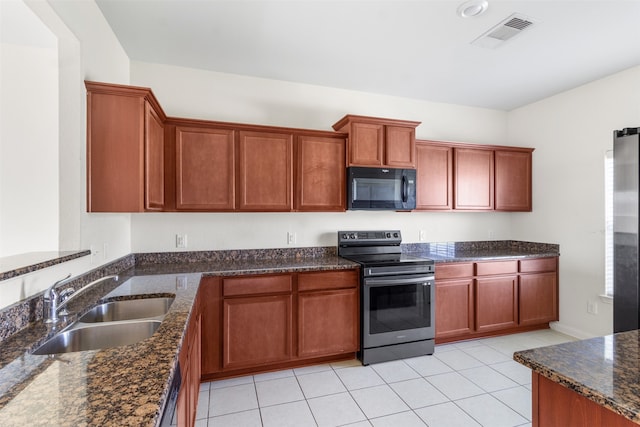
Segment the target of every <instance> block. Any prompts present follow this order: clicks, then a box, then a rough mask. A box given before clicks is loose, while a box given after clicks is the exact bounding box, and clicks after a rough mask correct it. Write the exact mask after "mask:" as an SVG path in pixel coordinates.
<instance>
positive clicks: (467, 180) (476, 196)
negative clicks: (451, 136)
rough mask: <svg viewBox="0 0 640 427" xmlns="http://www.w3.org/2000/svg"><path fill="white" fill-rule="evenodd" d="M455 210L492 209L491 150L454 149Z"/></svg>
mask: <svg viewBox="0 0 640 427" xmlns="http://www.w3.org/2000/svg"><path fill="white" fill-rule="evenodd" d="M453 153H454V163H453V170H454V185H455V204H454V208H455V209H468V210H487V209H493V184H494V183H493V172H494V169H493V150H481V149H475V148H454V150H453Z"/></svg>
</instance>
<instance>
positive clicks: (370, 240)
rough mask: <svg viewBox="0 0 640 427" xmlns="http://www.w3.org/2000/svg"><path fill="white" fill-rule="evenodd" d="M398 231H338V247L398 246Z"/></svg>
mask: <svg viewBox="0 0 640 427" xmlns="http://www.w3.org/2000/svg"><path fill="white" fill-rule="evenodd" d="M401 242H402V234H401V233H400V230H376V231H338V244H339V245H362V244H364V245H367V246H370V245H371V246H373V245H390V244H391V245H399V244H400V243H401Z"/></svg>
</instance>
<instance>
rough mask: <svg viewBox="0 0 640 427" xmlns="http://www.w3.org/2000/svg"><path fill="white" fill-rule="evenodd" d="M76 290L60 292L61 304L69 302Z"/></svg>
mask: <svg viewBox="0 0 640 427" xmlns="http://www.w3.org/2000/svg"><path fill="white" fill-rule="evenodd" d="M75 291H76V290H75V289H73V288H67V289H65V290H64V291H62V292H60V295H58V297H59V298H60V302H63V301H65V300H67V299H68V298H69V297H70V296H71V295H73V293H74V292H75Z"/></svg>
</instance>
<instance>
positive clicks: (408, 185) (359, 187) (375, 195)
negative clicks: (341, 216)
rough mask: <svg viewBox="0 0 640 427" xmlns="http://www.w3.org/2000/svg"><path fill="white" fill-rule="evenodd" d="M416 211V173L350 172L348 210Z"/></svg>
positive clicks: (348, 172) (351, 169)
mask: <svg viewBox="0 0 640 427" xmlns="http://www.w3.org/2000/svg"><path fill="white" fill-rule="evenodd" d="M415 208H416V171H415V169H390V168H363V167H350V168H347V209H351V210H412V209H415Z"/></svg>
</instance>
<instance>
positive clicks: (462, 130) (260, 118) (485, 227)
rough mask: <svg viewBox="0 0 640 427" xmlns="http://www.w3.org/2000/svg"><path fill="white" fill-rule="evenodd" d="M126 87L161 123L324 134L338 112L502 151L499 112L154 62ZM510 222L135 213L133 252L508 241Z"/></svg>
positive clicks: (460, 216)
mask: <svg viewBox="0 0 640 427" xmlns="http://www.w3.org/2000/svg"><path fill="white" fill-rule="evenodd" d="M131 84H133V85H136V86H145V87H151V88H152V90H153V92H154V93H155V95H156V96H157V98H158V100H159V101H160V104H161V105H162V107H163V108H164V110H165V112H166V113H167V114H168V115H169V116H174V117H188V118H199V119H207V120H220V121H230V122H240V123H253V124H263V125H274V126H287V127H297V128H309V129H320V130H332V129H331V125H332V124H333V123H335V122H337V121H338V120H339V119H340V118H342V117H343V116H344V115H345V114H359V115H368V116H377V117H391V118H399V119H405V120H416V121H421V122H422V124H421V125H420V126H419V127H418V128H417V130H416V134H417V137H418V138H420V139H441V140H454V141H456V140H457V141H466V142H476V143H486V144H502V145H507V144H510V143H511V141H508V139H507V137H506V113H505V112H503V111H497V110H489V109H481V108H471V107H463V106H456V105H450V104H440V103H434V102H425V101H418V100H412V99H407V98H398V97H391V96H383V95H375V94H370V93H363V92H356V91H348V90H342V89H335V88H329V87H320V86H312V85H305V84H299V83H289V82H282V81H275V80H268V79H259V78H252V77H246V76H238V75H231V74H224V73H215V72H209V71H204V70H196V69H188V68H182V67H173V66H166V65H159V64H151V63H143V62H135V61H132V63H131ZM511 216H512V215H510V214H497V213H459V212H457V213H448V214H441V213H415V212H413V213H395V212H345V213H304V214H302V213H280V214H278V213H271V214H252V213H242V214H240V213H237V214H227V213H215V214H204V213H203V214H195V213H185V214H159V215H158V214H136V215H133V217H132V250H133V251H134V252H147V251H175V250H176V246H175V235H176V234H178V233H179V234H187V236H188V248H187V249H188V250H215V249H231V248H233V249H242V248H274V247H287V246H288V245H287V232H293V233H296V243H295V244H294V245H291V246H295V247H302V246H318V245H322V246H335V245H336V237H337V233H336V232H337V231H338V230H340V229H365V228H388V227H390V228H398V229H400V230H402V232H403V238H404V241H405V242H417V241H418V236H419V230H421V229H424V230H427V234H426V236H427V241H450V240H486V239H489V238H491V239H502V238H505V239H507V238H509V237H510V235H511V221H510V219H511Z"/></svg>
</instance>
